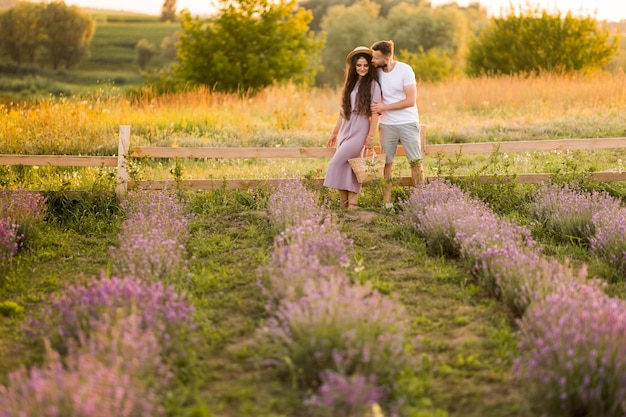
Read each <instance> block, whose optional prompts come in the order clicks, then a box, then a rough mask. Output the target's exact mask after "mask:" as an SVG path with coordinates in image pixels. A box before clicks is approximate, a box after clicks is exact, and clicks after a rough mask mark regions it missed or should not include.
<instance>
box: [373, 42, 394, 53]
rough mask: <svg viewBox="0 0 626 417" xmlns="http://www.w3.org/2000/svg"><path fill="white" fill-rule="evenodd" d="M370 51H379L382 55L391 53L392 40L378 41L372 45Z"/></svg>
mask: <svg viewBox="0 0 626 417" xmlns="http://www.w3.org/2000/svg"><path fill="white" fill-rule="evenodd" d="M372 51H379V52H380V53H381V54H383V55H384V56H389V55H393V41H392V40H389V41H378V42H375V43H374V45H372Z"/></svg>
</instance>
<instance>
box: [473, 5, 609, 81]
mask: <svg viewBox="0 0 626 417" xmlns="http://www.w3.org/2000/svg"><path fill="white" fill-rule="evenodd" d="M618 47H619V37H618V35H615V36H611V34H610V32H609V30H608V29H607V28H606V26H604V29H603V30H601V29H600V27H599V25H598V22H597V20H596V19H595V18H593V17H591V16H585V17H575V16H573V15H572V13H571V12H570V13H567V15H565V17H562V15H561V13H560V12H557V13H555V14H549V13H548V12H547V11H546V10H541V11H540V10H539V9H538V8H531V7H530V6H528V7H527V9H526V10H520V11H519V13H515V11H514V10H511V11H510V12H509V14H508V16H506V17H503V18H494V19H492V23H491V24H490V25H489V26H487V27H486V28H485V29H484V30H483V31H482V32H481V34H480V35H479V37H478V39H477V40H476V41H475V42H474V43H473V44H472V45H471V46H470V51H469V55H468V61H467V73H468V74H469V75H481V74H518V73H538V72H542V71H548V72H566V73H567V72H593V71H597V70H599V69H601V68H602V67H603V66H604V65H606V64H607V63H608V62H609V61H610V59H611V57H612V56H613V55H615V54H616V53H617V51H618Z"/></svg>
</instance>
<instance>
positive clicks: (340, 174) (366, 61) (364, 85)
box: [324, 46, 382, 209]
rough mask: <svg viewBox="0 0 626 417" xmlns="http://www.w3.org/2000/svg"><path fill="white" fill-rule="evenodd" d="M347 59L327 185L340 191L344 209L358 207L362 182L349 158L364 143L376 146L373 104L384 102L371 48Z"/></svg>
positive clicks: (330, 141)
mask: <svg viewBox="0 0 626 417" xmlns="http://www.w3.org/2000/svg"><path fill="white" fill-rule="evenodd" d="M346 62H347V64H348V65H347V66H346V76H345V81H344V85H343V91H342V99H341V110H340V111H339V117H337V122H336V123H335V127H334V129H333V132H332V133H331V135H330V138H329V139H328V142H327V143H326V147H328V148H331V147H333V146H335V145H336V146H337V150H336V151H335V155H334V156H333V158H332V159H331V161H330V164H329V165H328V172H327V173H326V179H325V180H324V186H325V187H329V188H335V189H337V190H339V199H340V206H341V208H347V209H356V208H357V207H358V199H359V192H360V191H361V184H360V183H359V182H358V181H357V179H356V175H354V172H352V168H350V164H349V163H348V159H350V158H356V157H358V156H359V155H360V153H361V149H363V146H365V147H366V148H372V147H373V146H374V133H375V132H376V128H377V126H378V114H376V113H374V114H372V112H371V110H370V106H371V104H372V102H374V101H378V102H380V101H382V96H381V92H380V84H379V83H378V76H377V71H376V68H374V66H373V65H372V51H371V50H370V48H368V47H366V46H358V47H356V48H354V49H353V50H352V51H351V52H350V53H349V54H348V56H347V57H346Z"/></svg>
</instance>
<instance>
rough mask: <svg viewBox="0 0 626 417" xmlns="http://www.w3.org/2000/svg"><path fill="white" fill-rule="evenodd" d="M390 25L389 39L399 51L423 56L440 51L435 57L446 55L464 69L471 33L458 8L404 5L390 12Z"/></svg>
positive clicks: (388, 26)
mask: <svg viewBox="0 0 626 417" xmlns="http://www.w3.org/2000/svg"><path fill="white" fill-rule="evenodd" d="M386 23H387V24H386V26H387V30H386V33H387V37H388V38H389V39H393V41H394V43H395V45H396V48H398V49H399V50H400V49H402V50H407V51H409V52H411V53H416V54H423V53H428V52H429V51H430V50H431V49H435V48H436V49H437V50H438V52H437V54H435V55H438V54H440V53H441V52H445V53H446V54H447V55H448V57H449V58H450V59H452V60H453V61H455V62H456V63H457V65H458V66H461V65H462V62H463V60H464V53H465V45H466V42H467V38H468V36H469V33H468V31H469V29H468V24H467V21H466V20H465V16H464V14H463V12H461V11H460V10H459V9H458V8H452V7H434V8H433V7H425V6H411V5H409V4H400V5H398V6H396V7H394V8H393V9H392V10H391V11H390V12H389V16H387V21H386Z"/></svg>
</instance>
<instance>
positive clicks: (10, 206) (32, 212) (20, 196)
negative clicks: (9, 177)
mask: <svg viewBox="0 0 626 417" xmlns="http://www.w3.org/2000/svg"><path fill="white" fill-rule="evenodd" d="M46 208H47V206H46V198H45V197H44V196H43V195H41V194H39V193H35V192H32V191H28V190H24V189H21V188H18V189H16V190H9V189H6V188H0V222H5V223H6V224H4V225H0V266H2V264H3V263H4V262H3V260H4V261H6V259H8V258H10V257H11V256H13V255H15V253H16V252H17V250H18V249H19V248H20V247H22V246H24V245H27V241H28V239H29V238H30V236H31V235H32V233H33V230H34V228H35V227H36V225H37V223H38V222H40V221H42V220H43V218H44V216H45V214H46ZM10 229H15V230H14V231H10ZM11 234H14V236H13V239H14V241H15V243H16V244H17V245H16V246H15V249H12V247H13V246H14V245H12V244H9V245H8V246H7V239H9V236H8V235H11ZM9 247H11V249H10V250H8V248H9ZM9 254H10V255H9ZM7 255H8V256H7Z"/></svg>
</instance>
